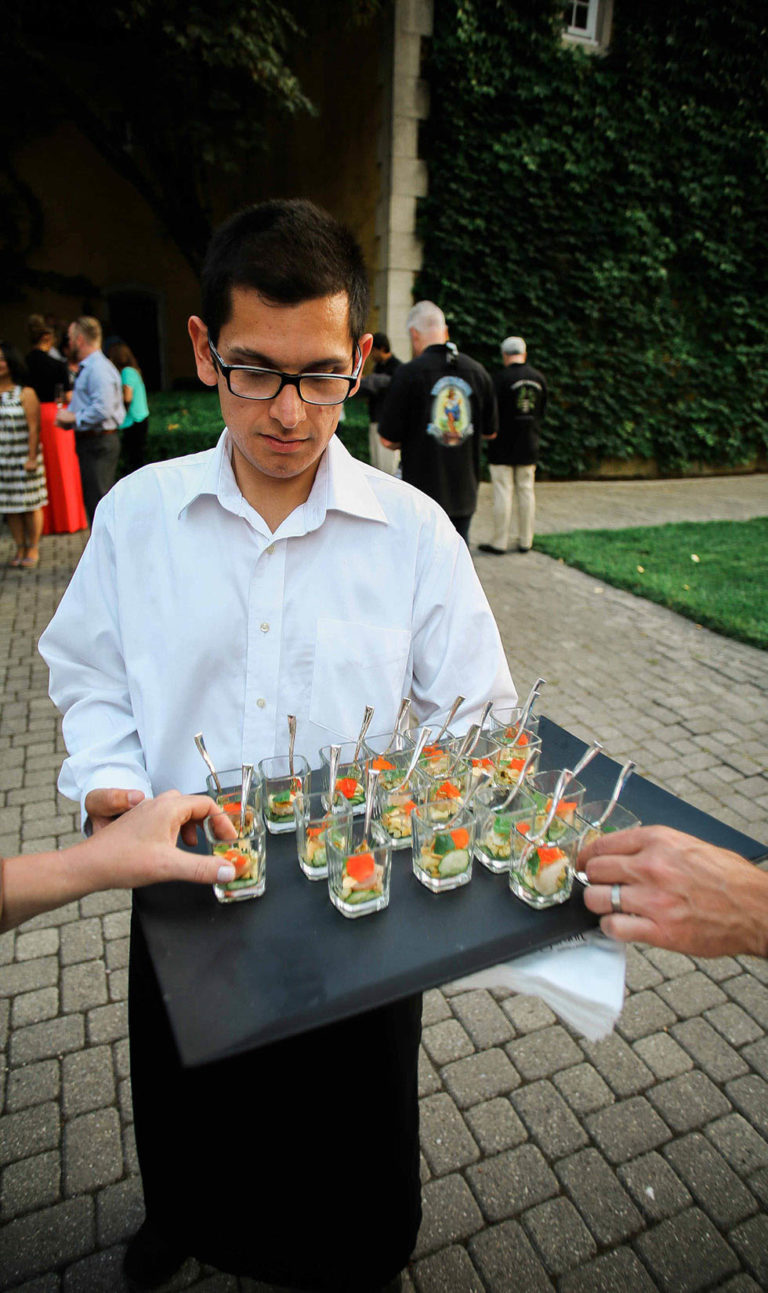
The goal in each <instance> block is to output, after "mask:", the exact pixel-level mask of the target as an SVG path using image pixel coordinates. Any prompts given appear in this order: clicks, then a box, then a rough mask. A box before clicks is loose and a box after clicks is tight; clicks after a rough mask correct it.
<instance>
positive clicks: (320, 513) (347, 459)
mask: <svg viewBox="0 0 768 1293" xmlns="http://www.w3.org/2000/svg"><path fill="white" fill-rule="evenodd" d="M206 494H209V495H213V496H214V497H215V498H217V499H218V500H219V502H220V503H221V505H222V507H225V508H226V509H227V511H229V512H234V513H235V515H237V516H246V515H247V514H248V513H249V512H252V511H253V509H252V508H251V507H250V504H249V503H247V502H246V500H245V499H244V498H243V495H242V494H241V492H240V489H239V488H238V484H237V481H236V480H235V473H234V472H233V470H232V462H231V449H230V444H229V433H228V432H227V429H226V427H225V428H224V430H223V432H222V434H221V436H220V437H219V440H218V443H217V445H216V447H215V449H214V450H213V452H212V453H211V454H210V456H207V457H206V458H205V461H204V463H203V466H202V471H201V474H200V475H199V476H198V477H197V478H196V479H194V480H192V481H190V483H189V488H188V490H187V492H186V493H185V495H184V497H183V498H182V502H181V506H180V508H179V513H178V514H179V516H181V514H182V512H183V511H184V510H185V508H187V507H189V505H190V504H191V503H193V502H194V501H195V499H197V498H200V497H202V496H203V495H206ZM331 511H334V512H346V513H347V514H348V515H349V516H358V517H360V518H362V519H363V520H367V521H381V522H384V523H385V524H386V521H387V515H386V513H385V511H384V509H383V508H382V506H381V504H380V502H379V500H378V498H377V497H376V494H375V492H374V490H373V488H372V486H371V484H370V481H369V479H368V476H367V474H366V471H365V468H364V465H363V464H362V463H361V462H359V461H358V460H357V459H356V458H353V457H352V455H351V454H350V453H349V452H348V450H347V449H345V447H344V445H343V444H342V443H341V441H340V440H339V439H338V438H337V437H336V436H335V435H334V436H333V437H332V438H331V441H330V443H329V445H328V447H327V449H326V451H325V453H324V454H323V456H322V458H321V459H320V464H319V466H318V469H317V475H316V476H315V479H314V482H313V484H312V489H311V491H310V495H309V498H308V499H307V501H306V503H303V504H302V505H301V507H299V508H296V511H295V512H292V513H291V517H293V518H296V521H300V520H301V521H303V528H304V531H305V532H306V531H309V530H315V529H317V528H318V527H319V526H320V525H322V523H323V521H324V520H325V517H326V514H327V513H328V512H331ZM291 517H288V518H286V521H285V522H283V524H284V525H285V524H287V523H288V521H290V520H291ZM281 528H282V527H281ZM291 528H292V530H293V531H294V532H296V531H295V528H294V527H293V526H292V527H291ZM278 533H279V531H278ZM285 537H288V536H287V535H286V536H285Z"/></svg>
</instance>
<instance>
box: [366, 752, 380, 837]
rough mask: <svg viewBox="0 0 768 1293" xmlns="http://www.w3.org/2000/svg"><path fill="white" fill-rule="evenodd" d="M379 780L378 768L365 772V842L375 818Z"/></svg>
mask: <svg viewBox="0 0 768 1293" xmlns="http://www.w3.org/2000/svg"><path fill="white" fill-rule="evenodd" d="M378 779H379V769H378V768H366V770H365V817H364V818H363V842H364V843H365V842H367V840H368V832H369V830H370V829H371V818H372V817H373V808H374V804H375V803H376V782H377V781H378Z"/></svg>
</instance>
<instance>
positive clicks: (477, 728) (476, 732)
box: [459, 700, 493, 759]
mask: <svg viewBox="0 0 768 1293" xmlns="http://www.w3.org/2000/svg"><path fill="white" fill-rule="evenodd" d="M492 709H493V701H492V700H489V701H486V703H485V705H484V706H483V712H482V714H481V715H480V722H479V723H473V724H472V726H471V727H470V729H469V732H467V735H466V736H465V738H464V742H465V744H464V745H463V747H462V753H461V755H460V756H459V757H463V758H465V759H468V758H469V756H470V754H472V753H473V751H474V750H475V749H476V747H477V743H478V741H479V740H480V737H481V736H482V734H483V728H484V727H485V724H486V720H487V718H488V715H489V714H490V712H491V710H492ZM470 732H471V733H472V735H471V737H470Z"/></svg>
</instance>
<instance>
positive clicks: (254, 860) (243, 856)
mask: <svg viewBox="0 0 768 1293" xmlns="http://www.w3.org/2000/svg"><path fill="white" fill-rule="evenodd" d="M226 815H227V818H228V820H229V821H231V822H232V824H233V825H234V827H235V829H236V830H237V831H239V834H238V837H237V839H236V840H227V841H223V840H221V839H220V838H219V834H218V832H217V830H216V817H215V814H212V816H211V817H206V819H205V821H204V822H203V826H204V828H205V834H206V837H207V839H208V842H209V844H210V845H211V847H212V851H213V853H214V854H215V855H216V857H220V858H221V859H222V861H224V862H229V863H230V864H231V865H232V866H234V868H235V878H234V880H230V881H229V882H228V883H226V884H215V885H214V886H213V892H214V893H215V895H216V897H217V898H218V900H219V902H242V900H243V899H244V898H260V897H261V895H262V894H263V892H264V889H265V888H266V882H267V872H266V866H267V837H266V832H265V830H264V823H263V821H262V820H261V817H259V816H258V815H257V814H255V813H252V814H251V817H250V825H248V826H246V827H245V829H244V830H243V829H241V825H240V819H239V818H233V817H232V815H231V814H230V813H227V814H226Z"/></svg>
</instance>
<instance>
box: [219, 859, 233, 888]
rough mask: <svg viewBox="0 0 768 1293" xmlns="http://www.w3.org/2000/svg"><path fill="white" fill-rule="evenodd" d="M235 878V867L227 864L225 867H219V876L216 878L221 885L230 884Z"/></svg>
mask: <svg viewBox="0 0 768 1293" xmlns="http://www.w3.org/2000/svg"><path fill="white" fill-rule="evenodd" d="M234 878H235V868H234V867H233V866H230V865H229V864H228V863H227V864H225V865H224V866H220V867H219V874H218V875H217V877H216V879H217V880H218V882H219V884H229V882H230V880H234Z"/></svg>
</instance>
